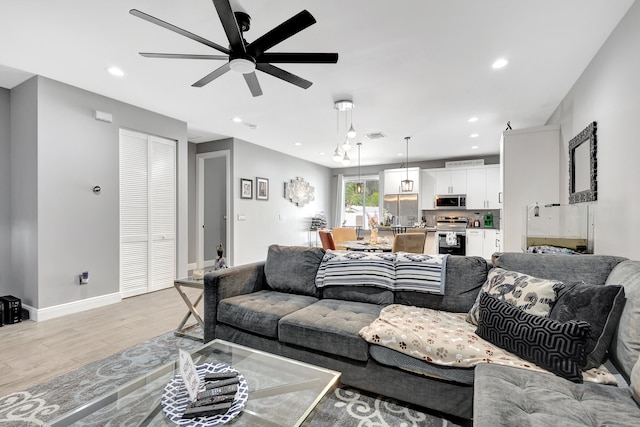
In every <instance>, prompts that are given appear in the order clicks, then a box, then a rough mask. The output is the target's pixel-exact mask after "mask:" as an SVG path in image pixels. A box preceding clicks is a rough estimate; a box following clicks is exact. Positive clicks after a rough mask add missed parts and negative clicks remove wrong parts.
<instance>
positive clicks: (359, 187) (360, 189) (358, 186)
mask: <svg viewBox="0 0 640 427" xmlns="http://www.w3.org/2000/svg"><path fill="white" fill-rule="evenodd" d="M362 190H363V188H362V183H361V182H357V183H356V194H362Z"/></svg>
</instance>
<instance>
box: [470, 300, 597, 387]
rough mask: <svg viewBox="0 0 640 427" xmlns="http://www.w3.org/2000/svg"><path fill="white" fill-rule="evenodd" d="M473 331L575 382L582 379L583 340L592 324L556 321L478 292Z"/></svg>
mask: <svg viewBox="0 0 640 427" xmlns="http://www.w3.org/2000/svg"><path fill="white" fill-rule="evenodd" d="M479 311H480V316H479V317H480V319H479V322H478V329H476V334H477V335H478V336H479V337H480V338H483V339H485V340H487V341H489V342H490V343H492V344H494V345H497V346H498V347H502V348H504V349H505V350H507V351H509V352H511V353H513V354H515V355H517V356H520V357H522V358H523V359H526V360H528V361H530V362H532V363H535V364H536V365H538V366H539V367H541V368H544V369H546V370H548V371H550V372H553V373H554V374H556V375H558V376H561V377H563V378H566V379H568V380H570V381H573V382H575V383H581V382H582V367H583V366H584V364H585V362H586V360H585V343H586V340H587V337H588V336H589V332H590V330H591V325H590V324H589V323H588V322H584V321H575V320H570V321H568V322H564V323H562V322H558V321H557V320H551V319H549V318H546V317H540V316H535V315H532V314H529V313H525V312H524V311H522V310H520V309H519V308H517V307H514V306H512V305H510V304H508V303H506V302H503V301H500V300H498V299H497V298H495V297H493V296H491V295H488V294H482V295H481V296H480V310H479Z"/></svg>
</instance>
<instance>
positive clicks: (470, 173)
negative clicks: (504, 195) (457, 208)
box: [467, 165, 500, 209]
mask: <svg viewBox="0 0 640 427" xmlns="http://www.w3.org/2000/svg"><path fill="white" fill-rule="evenodd" d="M499 193H500V166H499V165H491V166H485V167H481V168H473V169H467V209H499V208H500V203H499V201H500V200H499Z"/></svg>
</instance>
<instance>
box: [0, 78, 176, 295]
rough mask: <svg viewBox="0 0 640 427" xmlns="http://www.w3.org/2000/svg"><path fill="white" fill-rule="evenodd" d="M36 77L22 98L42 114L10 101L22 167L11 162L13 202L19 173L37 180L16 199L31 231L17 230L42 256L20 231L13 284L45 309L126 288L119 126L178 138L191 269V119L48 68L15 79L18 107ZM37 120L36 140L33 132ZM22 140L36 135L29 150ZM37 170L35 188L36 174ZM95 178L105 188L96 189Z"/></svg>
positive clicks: (16, 218) (19, 218) (16, 219)
mask: <svg viewBox="0 0 640 427" xmlns="http://www.w3.org/2000/svg"><path fill="white" fill-rule="evenodd" d="M23 86H25V87H24V88H23ZM34 86H35V87H37V97H36V96H34V95H35V94H34V93H28V94H26V95H25V96H18V97H17V98H18V100H19V101H24V103H25V104H27V105H29V106H32V105H37V121H36V120H33V118H32V116H33V113H32V112H25V111H19V110H18V108H17V107H19V105H18V100H17V101H16V105H15V107H16V109H13V110H12V124H16V123H17V124H18V126H17V129H16V132H14V133H12V144H13V145H12V148H13V149H14V150H13V151H12V160H13V159H15V160H16V162H14V163H13V165H14V166H16V165H17V166H18V167H14V168H13V178H14V182H16V185H14V186H13V190H14V192H13V198H12V202H13V201H15V200H16V199H20V198H23V197H24V195H23V194H24V193H25V191H22V190H21V189H20V188H18V186H19V185H21V184H19V183H17V181H21V180H23V179H25V180H26V181H27V182H28V183H29V184H30V187H29V189H28V190H29V191H28V194H29V195H30V198H29V199H28V200H27V201H21V200H18V202H19V203H18V204H17V206H16V208H15V209H14V216H13V224H14V227H16V226H18V225H19V223H20V222H21V221H23V219H22V218H23V216H22V215H21V213H22V211H26V213H27V214H28V218H29V222H28V223H27V224H26V230H23V229H22V228H21V227H16V228H17V233H19V234H20V235H23V234H26V235H27V236H29V237H30V238H31V240H30V242H31V243H34V241H35V243H36V250H37V257H33V254H32V253H30V252H29V251H27V250H25V249H24V248H21V247H20V245H21V243H20V242H19V241H18V240H19V239H15V238H14V240H13V244H14V255H16V256H17V259H15V258H14V267H16V266H17V267H18V268H17V271H16V274H15V275H14V279H16V278H17V279H18V280H16V284H15V285H16V286H18V287H19V289H20V290H23V292H22V291H21V292H16V293H19V294H24V298H25V303H27V304H29V305H31V306H33V307H36V308H45V307H51V306H56V305H60V304H64V303H68V302H74V301H80V300H83V299H86V298H91V297H97V296H103V295H109V294H113V293H117V292H119V166H118V162H119V160H118V153H119V129H120V128H126V129H131V130H136V131H140V132H144V133H148V134H152V135H158V136H162V137H165V138H169V139H174V140H176V141H178V150H177V152H178V199H179V203H178V206H183V209H182V210H179V211H178V222H179V226H178V236H177V240H178V254H179V255H178V264H179V267H178V269H179V270H181V271H184V273H186V259H187V254H186V252H187V233H186V231H187V227H186V221H187V218H186V212H187V208H186V200H187V195H186V188H187V182H186V181H187V168H186V160H187V159H186V157H187V155H186V154H187V141H186V137H187V127H186V123H184V122H181V121H178V120H175V119H171V118H168V117H166V116H162V115H159V114H156V113H153V112H150V111H147V110H143V109H140V108H137V107H133V106H131V105H128V104H124V103H122V102H119V101H116V100H113V99H109V98H106V97H103V96H100V95H97V94H94V93H90V92H87V91H84V90H82V89H78V88H75V87H72V86H68V85H65V84H62V83H59V82H56V81H53V80H49V79H46V78H43V77H34V78H33V79H31V80H29V81H27V82H26V83H24V84H23V85H20V86H19V87H18V88H14V89H13V90H12V93H11V95H12V107H14V105H13V98H14V93H16V94H22V92H23V91H24V90H25V89H29V88H31V87H34ZM23 109H24V108H23ZM95 110H100V111H104V112H107V113H111V114H112V115H113V123H104V122H100V121H96V120H95V119H94V111H95ZM29 113H31V114H29ZM25 117H26V118H28V119H29V120H26V119H25ZM23 123H24V125H22V124H23ZM12 129H13V127H12ZM36 129H37V139H35V138H34V135H32V134H33V133H34V132H35V130H36ZM25 135H26V136H25ZM21 140H26V141H27V142H29V144H27V148H28V149H29V152H28V153H22V152H21V151H25V149H22V148H20V147H21V146H22V145H23V142H22V141H21ZM16 148H18V150H16ZM36 149H37V154H36V152H35V150H36ZM36 158H37V169H36ZM34 177H37V187H36V186H34V185H33V183H31V181H33V179H34ZM95 185H100V186H101V187H102V194H101V195H99V196H96V195H94V194H93V192H92V191H91V190H92V188H93V186H95ZM36 194H37V206H34V205H33V200H32V199H33V198H34V197H35V195H36ZM181 198H182V199H183V200H184V202H183V203H180V200H181ZM16 210H19V212H15V211H16ZM34 210H37V221H35V220H34V218H33V215H32V214H33V212H32V211H34ZM16 214H17V215H16ZM14 234H16V229H14ZM34 236H35V237H34ZM18 237H20V236H18ZM30 249H31V248H30ZM16 261H17V264H16ZM182 264H184V265H182ZM32 270H37V278H36V279H35V280H33V278H32V277H29V278H28V279H27V277H26V275H24V274H23V273H24V272H25V271H27V272H31V271H32ZM87 270H88V271H89V273H90V283H89V284H88V285H85V286H80V285H78V279H77V275H78V274H79V273H80V272H82V271H87ZM184 273H182V272H179V273H178V274H179V275H182V274H184ZM30 274H31V273H29V275H30ZM32 282H33V283H36V284H37V295H36V294H34V292H33V291H31V288H32V287H33V283H32Z"/></svg>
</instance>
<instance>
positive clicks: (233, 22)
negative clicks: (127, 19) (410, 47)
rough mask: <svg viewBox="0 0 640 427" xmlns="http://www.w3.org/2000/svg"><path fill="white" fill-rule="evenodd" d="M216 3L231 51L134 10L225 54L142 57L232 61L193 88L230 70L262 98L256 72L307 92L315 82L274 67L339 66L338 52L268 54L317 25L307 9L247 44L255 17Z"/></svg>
mask: <svg viewBox="0 0 640 427" xmlns="http://www.w3.org/2000/svg"><path fill="white" fill-rule="evenodd" d="M232 1H233V0H232ZM213 4H214V6H215V8H216V11H217V12H218V16H219V17H220V21H221V22H222V26H223V28H224V31H225V33H226V35H227V39H228V40H229V47H228V48H226V47H224V46H221V45H219V44H217V43H214V42H212V41H209V40H207V39H205V38H203V37H200V36H198V35H196V34H193V33H190V32H189V31H186V30H183V29H182V28H179V27H176V26H175V25H172V24H170V23H168V22H165V21H163V20H161V19H158V18H155V17H153V16H151V15H148V14H146V13H144V12H141V11H139V10H137V9H131V10H130V11H129V13H130V14H132V15H134V16H137V17H138V18H141V19H144V20H145V21H148V22H151V23H152V24H156V25H159V26H161V27H163V28H166V29H168V30H171V31H173V32H175V33H178V34H180V35H182V36H185V37H187V38H190V39H192V40H195V41H197V42H199V43H202V44H204V45H206V46H209V47H211V48H213V49H215V50H217V51H219V52H222V53H224V55H192V54H183V53H149V52H140V55H142V56H144V57H147V58H168V59H205V60H227V61H228V62H227V63H226V64H224V65H222V66H221V67H219V68H217V69H215V70H214V71H212V72H211V73H209V74H207V75H206V76H204V77H203V78H201V79H200V80H198V81H197V82H195V83H194V84H192V86H193V87H202V86H204V85H206V84H208V83H210V82H212V81H213V80H215V79H217V78H218V77H220V76H221V75H223V74H225V73H226V72H227V71H229V70H232V71H235V72H238V73H241V74H242V75H243V76H244V79H245V81H246V82H247V85H248V86H249V90H250V91H251V94H252V95H253V96H254V97H255V96H260V95H262V88H261V87H260V83H259V82H258V77H257V76H256V73H255V70H256V69H257V70H260V71H262V72H264V73H267V74H270V75H272V76H274V77H277V78H279V79H282V80H284V81H286V82H289V83H291V84H294V85H296V86H298V87H301V88H303V89H307V88H309V86H311V85H312V82H310V81H308V80H305V79H303V78H302V77H298V76H296V75H295V74H291V73H290V72H288V71H285V70H283V69H282V68H278V67H276V66H274V65H272V64H278V63H283V64H284V63H288V64H294V63H295V64H301V63H305V64H311V63H313V64H335V63H336V62H338V54H337V53H300V52H286V53H271V52H266V51H267V50H269V49H271V48H272V47H274V46H275V45H277V44H278V43H281V42H282V41H284V40H286V39H288V38H289V37H291V36H293V35H295V34H297V33H299V32H300V31H302V30H304V29H305V28H307V27H309V26H311V25H313V24H315V23H316V20H315V18H314V17H313V16H312V15H311V13H309V12H308V11H307V10H303V11H302V12H300V13H298V14H297V15H295V16H293V17H292V18H290V19H288V20H287V21H285V22H283V23H282V24H280V25H278V26H277V27H275V28H274V29H272V30H271V31H269V32H267V33H266V34H264V35H263V36H261V37H259V38H258V39H256V40H254V41H253V42H251V43H247V41H246V40H245V39H244V33H245V32H246V31H248V30H249V27H250V21H251V17H250V16H249V15H248V14H247V12H245V11H244V10H243V9H242V7H241V6H240V5H238V4H237V3H235V2H234V9H235V10H234V9H232V8H231V4H230V2H229V0H213Z"/></svg>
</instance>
